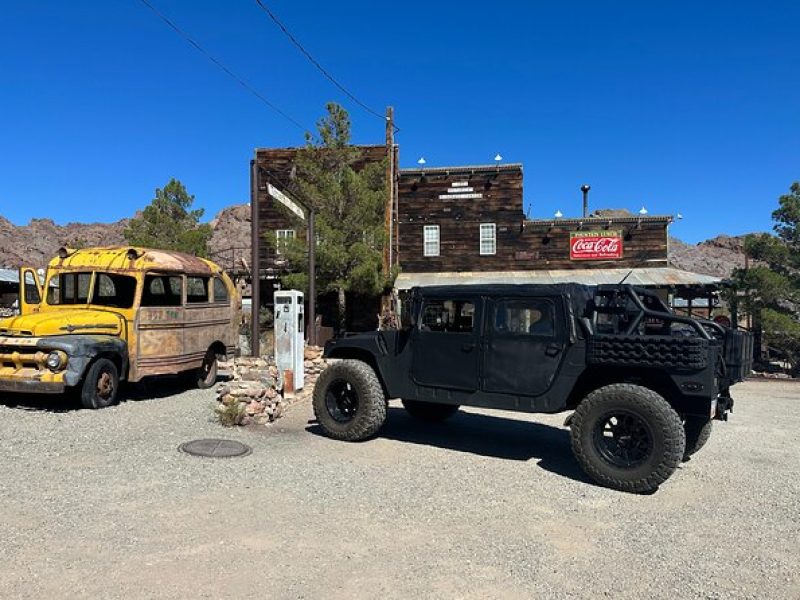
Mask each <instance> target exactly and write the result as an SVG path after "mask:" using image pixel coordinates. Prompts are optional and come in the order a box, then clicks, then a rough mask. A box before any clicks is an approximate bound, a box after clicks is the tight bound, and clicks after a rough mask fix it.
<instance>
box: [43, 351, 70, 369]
mask: <svg viewBox="0 0 800 600" xmlns="http://www.w3.org/2000/svg"><path fill="white" fill-rule="evenodd" d="M45 364H46V365H47V368H48V369H50V370H51V371H60V370H61V369H63V368H64V367H65V366H66V365H67V355H66V354H65V353H64V352H61V351H60V350H53V351H52V352H51V353H50V354H48V355H47V360H46V361H45Z"/></svg>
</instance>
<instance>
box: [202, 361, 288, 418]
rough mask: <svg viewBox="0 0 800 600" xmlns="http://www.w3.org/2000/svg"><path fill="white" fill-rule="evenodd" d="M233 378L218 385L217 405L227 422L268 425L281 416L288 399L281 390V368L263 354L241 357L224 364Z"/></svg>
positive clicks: (217, 409) (220, 414)
mask: <svg viewBox="0 0 800 600" xmlns="http://www.w3.org/2000/svg"><path fill="white" fill-rule="evenodd" d="M223 368H224V369H226V370H227V371H228V372H229V374H230V377H231V379H230V380H229V381H226V382H225V383H222V384H221V385H220V386H219V387H218V388H217V401H218V403H219V404H218V405H217V407H216V411H217V414H218V415H219V417H220V421H221V422H222V423H223V424H227V425H249V424H250V423H257V424H260V425H266V424H267V423H270V422H271V421H275V420H276V419H279V418H280V417H281V415H282V414H283V413H284V411H285V410H286V402H285V400H284V398H283V396H282V395H281V394H280V391H279V379H278V368H277V367H276V366H275V364H274V363H271V362H268V361H267V360H265V359H263V358H251V357H241V358H236V359H234V360H233V361H232V362H230V363H228V364H226V365H224V367H223Z"/></svg>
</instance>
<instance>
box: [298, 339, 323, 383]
mask: <svg viewBox="0 0 800 600" xmlns="http://www.w3.org/2000/svg"><path fill="white" fill-rule="evenodd" d="M303 358H304V359H305V360H304V361H303V369H304V371H305V382H304V386H303V387H304V388H306V389H309V390H310V389H313V387H314V384H315V383H316V382H317V379H318V378H319V374H320V373H322V372H323V371H324V370H325V367H327V366H328V361H327V360H325V359H324V358H322V348H320V347H319V346H306V348H305V350H304V351H303Z"/></svg>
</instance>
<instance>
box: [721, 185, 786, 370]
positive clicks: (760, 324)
mask: <svg viewBox="0 0 800 600" xmlns="http://www.w3.org/2000/svg"><path fill="white" fill-rule="evenodd" d="M772 220H773V222H774V226H773V230H774V231H775V235H773V234H769V233H762V234H757V235H750V236H747V238H746V239H745V252H746V253H747V255H748V257H750V258H751V259H752V260H753V261H754V266H752V267H750V268H747V269H736V270H735V271H734V273H733V282H734V287H733V290H732V294H731V295H730V298H729V300H730V301H731V302H732V304H733V305H734V306H736V307H737V308H742V309H744V310H745V311H746V312H748V313H750V314H751V315H753V325H754V329H755V330H756V336H757V337H760V336H762V335H763V338H764V340H765V342H766V343H767V344H768V345H769V346H771V347H773V348H775V349H777V350H779V351H780V352H782V353H783V354H784V355H785V356H786V359H787V361H788V362H789V364H790V367H791V369H792V371H793V373H794V374H798V372H800V315H799V314H798V310H800V182H795V183H793V184H792V186H791V188H790V193H788V194H785V195H783V196H781V197H780V198H779V199H778V208H777V209H776V210H775V211H774V212H773V213H772Z"/></svg>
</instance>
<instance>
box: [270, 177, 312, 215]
mask: <svg viewBox="0 0 800 600" xmlns="http://www.w3.org/2000/svg"><path fill="white" fill-rule="evenodd" d="M267 191H268V192H269V195H270V196H272V197H273V198H275V200H277V201H278V202H280V203H281V204H283V205H284V206H285V207H286V208H288V209H289V210H290V211H292V212H293V213H294V214H296V215H297V216H298V217H300V218H301V219H303V220H304V221H305V219H306V213H305V212H304V211H303V209H302V207H301V206H300V205H299V204H298V203H297V202H295V201H294V200H292V199H291V198H290V197H289V196H287V195H286V194H284V193H283V192H282V191H280V190H279V189H278V188H276V187H275V186H274V185H272V184H271V183H268V184H267Z"/></svg>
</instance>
